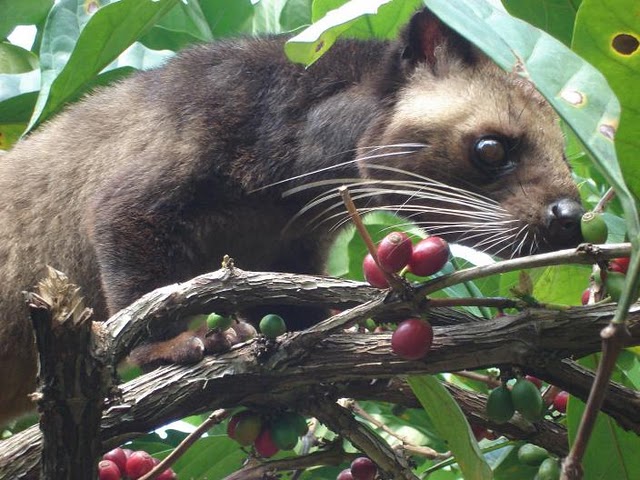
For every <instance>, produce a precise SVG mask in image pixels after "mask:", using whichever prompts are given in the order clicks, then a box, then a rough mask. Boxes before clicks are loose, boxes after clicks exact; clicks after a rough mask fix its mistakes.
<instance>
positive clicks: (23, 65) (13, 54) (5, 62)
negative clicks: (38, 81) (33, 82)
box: [0, 42, 38, 73]
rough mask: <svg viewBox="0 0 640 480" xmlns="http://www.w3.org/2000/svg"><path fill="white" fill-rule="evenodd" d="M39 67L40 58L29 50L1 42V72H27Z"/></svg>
mask: <svg viewBox="0 0 640 480" xmlns="http://www.w3.org/2000/svg"><path fill="white" fill-rule="evenodd" d="M35 68H38V59H37V57H36V56H35V55H34V54H33V53H31V52H30V51H29V50H25V49H24V48H21V47H18V46H17V45H12V44H10V43H8V42H0V73H25V72H30V71H31V70H33V69H35Z"/></svg>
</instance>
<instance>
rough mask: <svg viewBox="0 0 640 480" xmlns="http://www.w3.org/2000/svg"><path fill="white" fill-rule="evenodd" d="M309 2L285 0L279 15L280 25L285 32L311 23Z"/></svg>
mask: <svg viewBox="0 0 640 480" xmlns="http://www.w3.org/2000/svg"><path fill="white" fill-rule="evenodd" d="M311 3H312V2H310V1H309V0H287V3H286V4H285V5H284V7H283V8H282V12H281V13H280V25H281V27H282V28H283V29H284V30H285V31H288V32H290V31H293V30H296V29H297V28H300V27H301V26H304V25H309V24H310V23H311Z"/></svg>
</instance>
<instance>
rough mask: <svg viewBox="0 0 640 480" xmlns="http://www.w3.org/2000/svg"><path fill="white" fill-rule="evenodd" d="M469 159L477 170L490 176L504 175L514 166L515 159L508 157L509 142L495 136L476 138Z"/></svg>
mask: <svg viewBox="0 0 640 480" xmlns="http://www.w3.org/2000/svg"><path fill="white" fill-rule="evenodd" d="M471 158H472V161H473V163H474V165H475V166H476V167H477V168H478V169H480V170H482V172H484V173H486V174H490V175H504V174H506V173H509V172H511V171H512V170H513V169H514V168H515V166H516V163H515V159H513V158H511V155H510V148H509V141H508V140H507V139H506V138H503V137H499V136H495V135H486V136H483V137H479V138H477V139H476V140H475V143H474V144H473V148H472V152H471Z"/></svg>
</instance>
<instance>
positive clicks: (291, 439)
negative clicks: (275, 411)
mask: <svg viewBox="0 0 640 480" xmlns="http://www.w3.org/2000/svg"><path fill="white" fill-rule="evenodd" d="M291 420H292V419H291V417H289V416H286V415H283V416H280V417H278V418H276V419H275V420H274V422H273V424H272V425H271V438H272V439H273V443H275V444H276V447H278V448H279V449H280V450H293V448H294V447H295V446H296V444H297V443H298V432H297V426H296V424H295V423H293V422H292V421H291Z"/></svg>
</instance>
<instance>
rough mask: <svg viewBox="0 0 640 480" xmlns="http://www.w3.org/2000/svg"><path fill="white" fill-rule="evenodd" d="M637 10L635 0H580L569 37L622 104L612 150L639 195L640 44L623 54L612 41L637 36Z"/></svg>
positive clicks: (639, 34) (639, 30) (639, 27)
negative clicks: (621, 35)
mask: <svg viewBox="0 0 640 480" xmlns="http://www.w3.org/2000/svg"><path fill="white" fill-rule="evenodd" d="M634 11H635V15H634V14H630V12H634ZM638 14H640V13H639V12H638V2H637V1H636V0H618V1H616V2H607V3H603V2H602V1H601V0H584V1H583V2H582V5H581V6H580V10H579V11H578V16H577V19H576V28H575V35H574V39H573V48H574V50H575V51H576V52H577V53H579V54H580V55H581V56H582V57H584V58H585V59H586V60H588V61H589V62H591V64H593V65H594V66H596V67H597V68H598V69H599V70H600V71H601V72H602V73H603V74H604V76H605V77H606V78H607V81H608V82H609V85H610V86H611V88H612V89H613V91H614V92H615V93H616V95H617V96H618V99H619V100H620V103H621V104H622V114H621V116H620V127H619V128H618V130H617V132H616V137H615V138H616V151H617V153H618V160H619V162H620V167H621V168H622V174H623V176H624V180H625V181H626V183H627V185H628V186H629V187H630V188H631V191H632V192H633V193H634V194H635V195H636V197H638V196H640V162H638V152H639V151H640V90H639V89H638V88H637V84H638V79H640V47H637V48H636V50H635V52H633V53H627V54H625V53H622V52H620V51H617V50H616V48H615V47H614V45H616V43H615V41H616V37H617V36H618V35H619V34H625V35H629V36H634V37H635V39H636V41H638V40H640V19H639V18H638ZM633 86H635V87H633Z"/></svg>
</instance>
